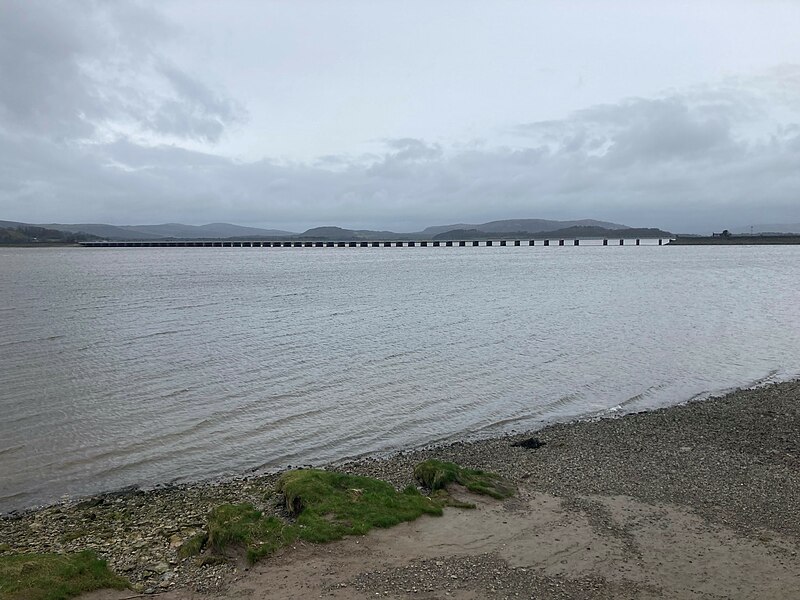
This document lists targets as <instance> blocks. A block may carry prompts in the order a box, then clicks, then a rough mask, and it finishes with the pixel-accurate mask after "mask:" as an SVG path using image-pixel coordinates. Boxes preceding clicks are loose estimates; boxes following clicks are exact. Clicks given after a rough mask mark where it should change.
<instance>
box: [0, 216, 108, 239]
mask: <svg viewBox="0 0 800 600" xmlns="http://www.w3.org/2000/svg"><path fill="white" fill-rule="evenodd" d="M2 223H8V221H0V224H2ZM97 239H99V238H97V237H95V236H93V235H87V234H85V233H70V232H69V231H58V230H57V229H47V228H45V227H36V226H34V225H25V224H14V225H12V226H10V227H3V226H0V244H75V243H77V242H90V241H92V240H97Z"/></svg>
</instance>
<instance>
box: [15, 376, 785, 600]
mask: <svg viewBox="0 0 800 600" xmlns="http://www.w3.org/2000/svg"><path fill="white" fill-rule="evenodd" d="M531 435H532V434H531V433H527V434H521V435H514V436H503V437H498V438H492V439H488V440H482V441H474V442H456V443H453V444H448V445H443V446H439V447H431V448H424V449H418V450H412V451H407V452H402V453H399V454H396V455H394V456H391V457H388V458H381V459H364V460H359V461H355V462H348V463H343V464H337V465H334V466H332V467H331V468H336V469H339V470H343V471H348V472H351V473H355V474H361V475H368V476H372V477H377V478H380V479H384V480H387V481H389V482H391V483H392V484H394V485H395V486H397V487H398V488H403V487H405V486H406V485H409V484H414V483H415V482H414V480H413V468H414V465H415V464H416V463H417V462H419V461H421V460H424V459H427V458H438V459H442V460H451V461H454V462H457V463H459V464H461V465H463V466H467V467H472V468H479V469H485V470H489V471H494V472H496V473H499V474H501V475H504V476H505V477H507V478H508V479H509V480H511V481H512V482H516V483H523V482H524V485H525V487H526V488H527V489H531V490H533V491H541V492H547V493H550V494H553V495H555V496H559V497H561V498H563V499H564V500H563V502H564V503H565V504H566V505H567V507H568V508H572V509H574V510H578V511H582V512H584V513H585V514H587V515H589V517H590V519H593V520H594V521H595V522H597V523H598V524H600V525H602V527H601V529H606V530H608V535H612V536H617V537H619V538H620V539H626V536H628V535H629V534H628V533H627V532H626V531H625V530H622V529H619V530H616V529H614V527H613V525H610V524H609V525H606V523H611V522H610V520H609V519H608V515H607V514H605V512H604V509H603V507H602V505H600V504H599V503H594V504H593V503H592V501H591V500H589V499H587V498H586V497H587V496H592V495H626V496H631V497H633V498H636V499H638V500H641V501H643V502H647V503H651V504H652V503H671V504H677V505H682V506H684V507H688V508H689V509H690V510H691V511H693V512H695V513H696V514H698V515H700V516H701V517H703V518H704V519H705V520H707V521H708V522H710V523H716V524H720V525H725V526H727V527H729V528H732V529H734V530H736V531H738V532H741V533H743V534H745V535H761V536H763V535H767V536H768V535H769V532H770V531H772V532H776V533H778V534H781V535H783V536H786V537H788V538H789V539H793V540H795V541H796V542H797V543H798V545H800V518H798V515H800V382H797V381H795V382H788V383H781V384H774V385H768V386H764V387H760V388H756V389H752V390H737V391H736V392H733V393H731V394H728V395H726V396H723V397H720V398H711V399H707V400H703V401H697V402H690V403H687V404H684V405H680V406H675V407H671V408H666V409H661V410H656V411H652V412H646V413H637V414H631V415H626V416H622V417H616V418H605V419H600V420H594V421H583V422H581V421H578V422H573V423H566V424H556V425H551V426H548V427H546V428H544V429H542V430H539V431H537V432H536V433H535V436H536V437H537V438H538V439H539V440H540V441H541V442H543V445H541V446H539V447H537V448H535V449H526V448H524V447H521V446H513V445H512V444H514V443H519V442H521V441H524V440H525V439H527V438H530V437H531ZM533 445H535V444H533ZM276 478H277V475H269V476H263V477H249V478H242V479H234V480H229V481H222V482H202V483H196V484H189V485H181V486H174V487H169V488H164V489H157V490H151V491H139V490H127V491H122V492H119V493H114V494H105V495H101V496H96V497H93V498H88V499H84V500H82V501H80V502H73V503H70V504H61V505H56V506H50V507H46V508H43V509H39V510H35V511H31V512H26V513H23V514H20V515H11V516H7V517H3V518H2V519H0V553H3V552H69V551H77V550H81V549H86V548H89V549H93V550H95V551H96V552H97V553H98V554H99V555H100V556H101V557H103V558H105V559H107V560H108V561H109V565H110V567H111V568H112V569H113V570H114V571H116V572H118V573H120V574H121V575H123V576H125V577H128V578H129V579H130V580H131V581H132V583H133V584H134V589H136V590H137V591H140V592H145V593H153V592H158V591H162V590H166V589H172V588H186V589H192V590H196V591H201V592H214V591H218V590H221V589H223V588H224V587H225V585H226V582H227V581H229V580H230V579H231V577H232V576H233V575H234V574H235V573H236V572H237V571H238V570H241V569H242V568H243V565H242V564H241V563H239V564H234V563H225V564H206V565H201V564H200V563H199V562H198V561H197V559H196V558H187V559H181V558H180V557H179V555H178V550H179V548H180V546H181V544H182V543H183V542H184V541H185V540H187V539H188V538H189V537H191V536H192V535H193V534H194V533H196V532H197V531H199V530H200V529H202V527H203V525H204V523H205V516H206V514H207V513H208V511H209V510H210V509H211V508H212V507H213V506H215V505H217V504H221V503H224V502H252V503H253V504H255V505H256V506H257V507H258V508H260V509H262V510H264V511H266V512H269V513H272V514H280V508H279V502H278V499H277V498H276V497H274V496H273V495H272V491H273V489H274V484H275V480H276ZM513 502H514V500H513V499H512V500H510V501H508V503H509V506H512V505H513ZM630 551H631V552H632V553H633V554H635V553H636V548H635V547H631V548H630ZM470 561H472V562H470ZM478 582H480V589H482V590H491V589H494V590H495V591H496V592H497V597H507V598H516V597H524V598H530V597H536V598H583V597H586V598H625V597H636V594H639V592H646V593H648V594H649V593H653V594H655V595H657V590H641V589H638V588H636V587H635V586H634V584H632V583H631V584H630V585H629V586H628V584H626V583H625V582H623V583H619V582H617V583H613V584H612V583H609V582H607V581H605V580H601V579H596V580H595V579H586V580H585V581H584V580H559V579H558V578H552V577H543V576H541V575H540V574H537V573H536V572H534V571H525V570H520V569H514V568H512V567H509V566H508V565H507V564H506V563H504V562H503V561H502V560H500V559H498V558H497V557H494V556H491V555H484V556H481V557H470V559H469V560H467V559H463V560H462V559H456V558H451V559H446V560H442V561H425V560H418V561H413V562H412V564H411V565H410V566H408V567H405V568H403V569H395V570H392V571H386V572H372V573H366V574H363V575H362V576H360V577H359V578H357V579H356V580H355V581H354V582H353V585H354V586H355V587H357V588H359V589H364V590H367V589H369V590H370V591H372V592H374V593H375V594H377V595H381V594H382V591H381V590H382V589H385V590H393V589H401V588H402V589H406V588H408V589H411V587H414V588H416V590H417V591H416V592H414V594H415V596H418V597H420V598H426V597H433V596H432V595H431V594H434V591H433V590H440V589H441V590H443V592H442V594H444V596H446V595H447V594H445V593H444V592H446V591H447V590H449V589H451V588H452V589H456V588H458V587H459V586H462V587H464V586H466V587H467V588H469V586H476V585H478ZM403 586H405V587H403ZM626 586H628V587H626ZM465 589H466V588H465ZM470 589H471V588H470ZM476 589H477V588H476ZM637 590H638V591H637ZM442 594H439V595H437V596H436V597H442ZM493 595H494V592H493Z"/></svg>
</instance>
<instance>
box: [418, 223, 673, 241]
mask: <svg viewBox="0 0 800 600" xmlns="http://www.w3.org/2000/svg"><path fill="white" fill-rule="evenodd" d="M500 235H502V236H503V237H507V238H509V239H513V238H517V239H520V238H526V237H530V238H536V239H559V238H560V239H575V238H581V239H586V238H621V237H624V238H627V239H631V238H668V237H671V236H672V234H671V233H670V232H668V231H663V230H661V229H655V228H644V227H639V228H633V227H623V228H622V229H606V228H605V227H598V226H581V225H579V226H574V227H564V228H562V229H556V230H553V231H540V232H537V233H531V232H528V231H513V232H508V233H501V234H498V233H492V232H489V231H480V230H478V229H454V230H452V231H445V232H444V233H439V234H437V235H435V236H433V239H434V240H469V239H477V240H482V239H486V238H497V237H498V236H500Z"/></svg>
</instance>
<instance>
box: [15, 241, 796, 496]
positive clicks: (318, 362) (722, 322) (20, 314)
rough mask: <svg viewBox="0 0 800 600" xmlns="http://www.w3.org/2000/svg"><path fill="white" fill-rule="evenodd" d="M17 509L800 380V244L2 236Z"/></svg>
mask: <svg viewBox="0 0 800 600" xmlns="http://www.w3.org/2000/svg"><path fill="white" fill-rule="evenodd" d="M0 268H1V269H2V279H3V283H2V286H1V287H0V384H1V385H0V415H2V418H0V512H3V511H8V510H13V509H17V508H24V507H28V506H31V505H34V504H37V503H44V502H52V501H55V500H57V499H58V498H59V497H60V496H62V495H64V494H71V495H83V494H88V493H93V492H97V491H101V490H107V489H114V488H119V487H122V486H126V485H132V484H135V485H145V486H146V485H155V484H158V483H167V482H177V481H188V480H194V479H201V478H207V477H216V476H222V475H226V474H233V473H241V472H245V471H248V470H253V469H267V470H268V469H274V468H279V467H285V466H288V465H298V464H309V463H313V464H321V463H326V462H330V461H335V460H340V459H343V458H346V457H352V456H358V455H363V454H368V453H379V452H384V451H390V450H394V449H399V448H404V447H410V446H418V445H421V444H425V443H428V442H432V441H436V440H442V439H448V438H454V437H468V436H483V435H490V434H496V433H499V432H502V431H510V430H511V429H515V430H518V431H521V430H525V429H530V428H535V427H537V426H540V425H542V424H544V423H547V422H551V421H555V420H565V419H571V418H575V417H583V416H591V415H596V414H603V413H606V412H608V411H611V412H614V411H617V412H626V411H636V410H644V409H648V408H655V407H660V406H666V405H670V404H674V403H677V402H681V401H684V400H686V399H688V398H690V397H693V396H695V395H698V394H703V393H708V392H714V391H721V390H725V389H729V388H734V387H739V386H750V385H753V384H755V383H758V382H760V381H765V380H771V381H777V380H782V379H789V378H792V377H796V376H797V375H800V293H799V292H798V289H800V248H795V247H739V246H737V247H658V246H641V247H638V248H637V247H627V246H626V247H591V246H581V247H568V248H558V247H550V248H543V247H533V248H530V247H518V248H515V247H493V248H483V247H481V248H380V249H377V248H376V249H372V248H369V249H360V248H353V249H350V248H341V249H340V248H332V249H327V248H325V249H297V250H295V249H266V248H225V249H221V248H219V249H211V248H209V249H201V248H187V249H181V248H163V249H146V248H143V249H77V248H63V249H58V248H46V249H0Z"/></svg>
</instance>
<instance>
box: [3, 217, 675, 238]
mask: <svg viewBox="0 0 800 600" xmlns="http://www.w3.org/2000/svg"><path fill="white" fill-rule="evenodd" d="M18 227H44V228H47V229H51V230H58V231H64V232H68V233H70V234H85V235H89V236H97V237H98V238H102V239H108V240H117V241H130V240H143V241H144V240H162V239H198V240H201V239H206V240H208V239H231V238H245V239H246V238H249V239H276V238H281V239H317V240H379V239H398V240H402V239H420V240H425V239H434V238H437V237H440V236H444V237H447V236H448V235H455V236H456V237H459V236H464V235H466V236H467V237H470V236H472V237H476V236H477V237H486V236H491V235H494V236H496V235H511V234H513V235H514V236H517V237H525V236H534V235H537V234H538V235H541V234H544V233H546V234H547V235H549V236H552V237H556V236H558V235H559V234H562V236H564V237H567V236H569V235H570V234H581V235H584V236H586V237H603V236H604V235H606V236H607V237H608V236H613V233H614V232H620V231H622V230H625V231H629V232H630V234H631V235H637V234H636V233H634V231H642V232H647V233H652V234H653V235H657V236H661V237H667V236H668V235H669V234H668V232H665V231H661V230H658V229H651V230H633V229H631V228H630V227H628V226H627V225H622V224H620V223H611V222H608V221H597V220H594V219H581V220H577V221H554V220H547V219H506V220H500V221H489V222H488V223H478V224H474V223H470V224H468V223H457V224H453V225H436V226H432V227H427V228H425V229H424V230H422V231H419V232H412V233H396V232H393V231H373V230H368V229H359V230H354V229H343V228H341V227H333V226H328V227H315V228H312V229H309V230H307V231H305V232H303V233H296V232H291V231H284V230H280V229H261V228H258V227H243V226H241V225H232V224H230V223H209V224H207V225H183V224H181V223H165V224H160V225H108V224H103V223H71V224H64V223H44V224H36V225H31V224H28V223H19V222H15V221H0V228H6V229H10V228H18ZM448 232H458V233H452V234H448ZM641 237H644V235H641ZM443 239H444V238H443ZM452 239H455V238H452Z"/></svg>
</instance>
